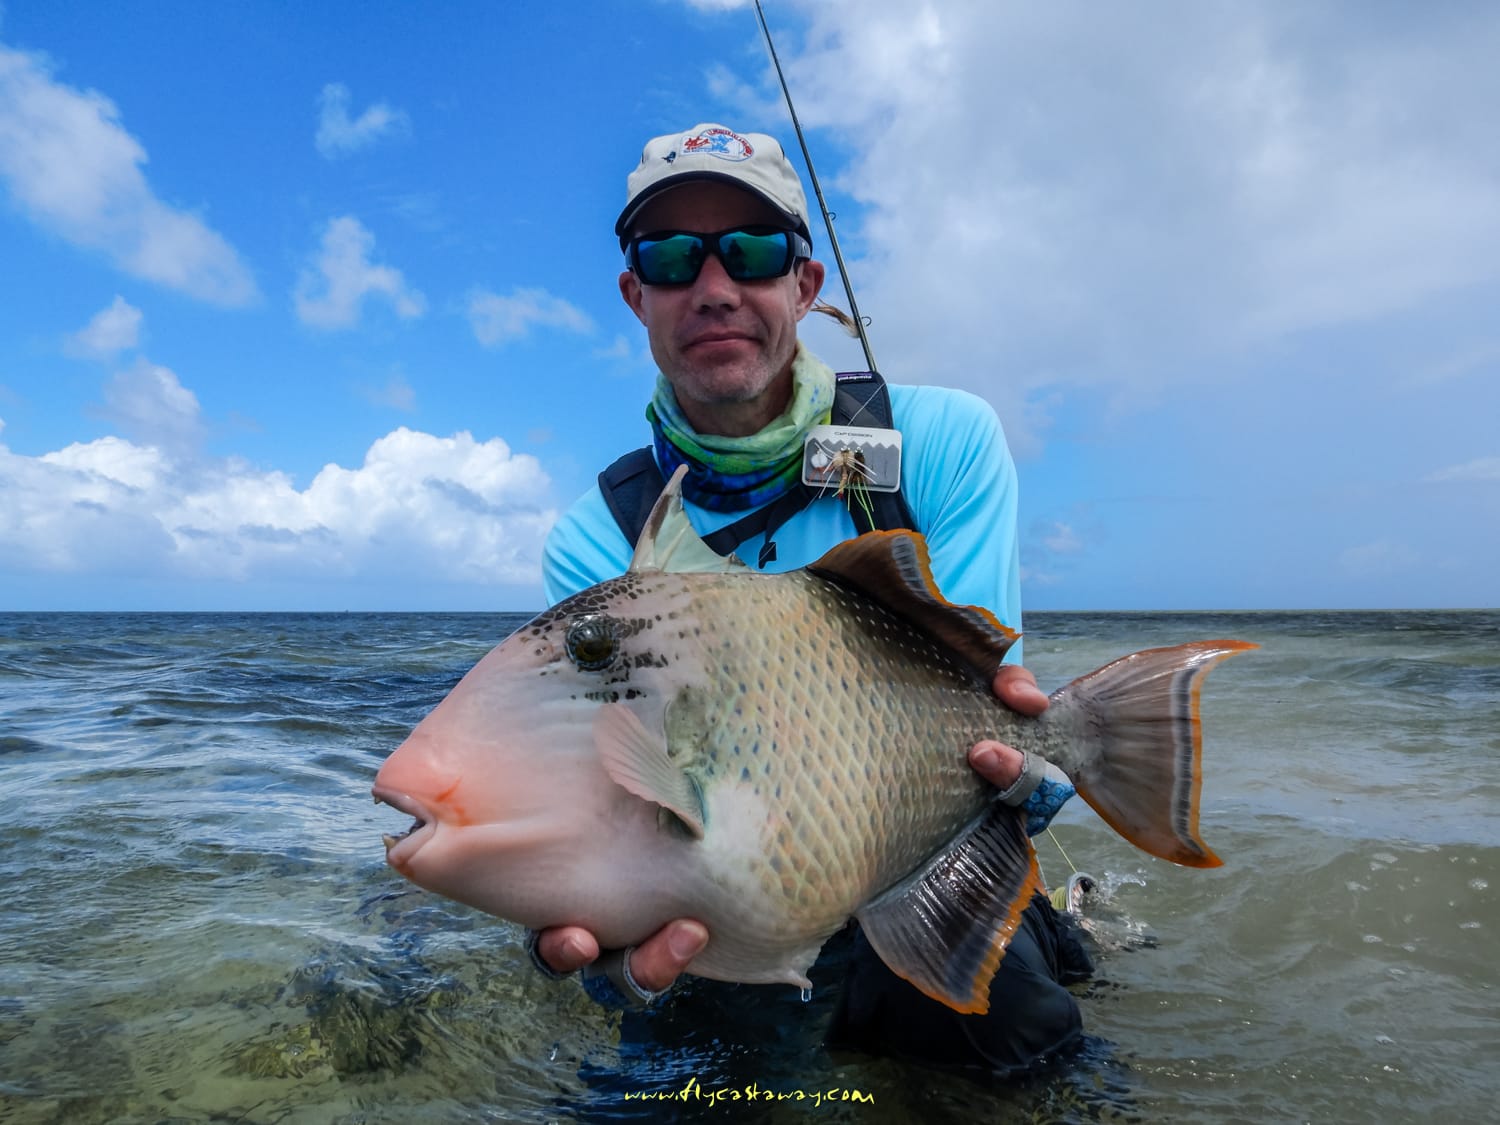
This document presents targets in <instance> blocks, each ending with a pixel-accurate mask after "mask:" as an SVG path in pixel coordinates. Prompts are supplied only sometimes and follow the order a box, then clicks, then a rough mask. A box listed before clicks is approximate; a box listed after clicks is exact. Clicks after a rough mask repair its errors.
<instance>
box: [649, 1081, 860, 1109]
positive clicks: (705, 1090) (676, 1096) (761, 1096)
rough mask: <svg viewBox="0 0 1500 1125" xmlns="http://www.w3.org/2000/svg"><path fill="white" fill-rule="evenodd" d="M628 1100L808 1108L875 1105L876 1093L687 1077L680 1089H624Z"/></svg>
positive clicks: (842, 1088) (715, 1105) (840, 1088)
mask: <svg viewBox="0 0 1500 1125" xmlns="http://www.w3.org/2000/svg"><path fill="white" fill-rule="evenodd" d="M625 1100H626V1101H627V1102H697V1103H700V1104H703V1105H707V1106H710V1107H717V1106H721V1105H725V1104H728V1103H731V1102H735V1103H739V1102H760V1103H765V1102H801V1103H802V1104H804V1105H807V1106H809V1107H811V1108H814V1109H816V1108H817V1107H818V1106H822V1105H827V1104H828V1103H829V1102H843V1103H850V1104H860V1105H874V1104H875V1095H874V1094H867V1093H864V1092H863V1091H861V1090H850V1089H846V1088H844V1087H841V1086H834V1087H831V1088H829V1089H826V1090H803V1089H792V1090H768V1089H765V1088H764V1087H762V1086H761V1085H760V1084H759V1083H757V1082H752V1083H750V1085H748V1086H704V1085H703V1084H702V1083H701V1082H699V1081H698V1079H696V1078H690V1079H688V1081H687V1085H685V1086H683V1087H682V1089H680V1090H627V1091H626V1092H625Z"/></svg>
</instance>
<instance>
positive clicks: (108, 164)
mask: <svg viewBox="0 0 1500 1125" xmlns="http://www.w3.org/2000/svg"><path fill="white" fill-rule="evenodd" d="M145 163H146V150H145V148H144V147H143V146H142V145H141V143H140V142H139V141H138V140H136V138H135V137H133V136H131V135H130V134H129V133H128V132H126V131H125V128H124V126H123V125H122V124H121V122H120V115H119V110H118V109H117V108H116V107H115V105H114V103H113V102H111V101H110V100H109V99H108V98H106V97H105V96H104V95H103V94H100V93H98V92H97V91H93V90H86V91H85V90H79V89H76V88H75V87H72V86H68V85H65V84H63V83H61V82H57V81H55V80H54V79H53V77H52V75H51V73H50V68H49V66H48V64H47V62H46V60H45V59H44V58H43V57H42V56H39V55H34V54H27V53H26V52H23V51H17V50H13V49H11V48H8V47H4V46H0V180H3V181H4V183H5V184H6V186H7V187H8V188H9V191H10V194H11V197H12V198H13V199H14V200H15V202H16V205H17V206H18V207H19V208H20V209H21V211H22V212H23V213H25V214H26V215H27V216H29V217H30V218H31V219H32V220H33V221H34V222H36V223H37V224H38V225H39V226H42V227H44V228H46V229H47V230H49V231H52V232H53V233H55V234H58V235H60V236H62V237H63V238H65V239H67V240H68V241H69V242H72V243H73V244H75V245H77V246H81V247H83V248H85V249H89V250H97V251H100V252H102V253H104V254H105V255H106V256H107V257H108V258H109V259H110V260H111V261H113V262H114V264H115V265H116V266H117V267H118V268H120V269H122V270H124V271H125V272H126V273H129V274H131V275H132V276H134V277H138V278H142V279H144V280H147V281H152V282H156V283H158V284H161V285H166V286H168V287H170V288H172V289H176V290H179V291H180V292H183V293H186V294H188V295H189V296H192V297H195V298H197V299H199V300H203V301H209V302H212V303H215V304H220V305H243V304H246V303H248V302H250V301H252V300H254V298H255V296H256V287H255V282H254V280H253V279H252V278H251V276H250V273H249V271H248V270H247V269H246V268H245V266H244V264H243V263H242V262H241V261H240V258H239V255H238V254H237V253H236V252H235V250H234V248H233V247H232V246H230V244H229V243H228V242H227V241H225V239H224V238H223V236H222V235H220V234H218V233H217V232H216V231H214V230H212V229H211V228H210V227H209V226H208V225H207V224H206V223H205V222H204V221H203V220H202V219H201V218H200V217H198V216H197V215H193V214H189V213H187V212H184V211H180V210H178V209H176V208H174V207H170V206H168V205H167V204H165V203H163V202H162V201H161V200H160V199H158V198H157V197H156V195H155V193H154V192H153V191H152V189H151V186H150V184H149V183H148V182H147V181H146V177H145V175H144V174H143V173H142V167H143V166H144V165H145Z"/></svg>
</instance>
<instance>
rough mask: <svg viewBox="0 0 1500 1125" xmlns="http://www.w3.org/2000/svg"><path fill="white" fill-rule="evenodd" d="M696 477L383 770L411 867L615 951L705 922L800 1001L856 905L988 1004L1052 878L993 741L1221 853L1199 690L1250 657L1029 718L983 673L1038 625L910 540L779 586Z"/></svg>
mask: <svg viewBox="0 0 1500 1125" xmlns="http://www.w3.org/2000/svg"><path fill="white" fill-rule="evenodd" d="M679 480H680V473H679V475H678V477H674V479H673V481H672V482H671V483H670V484H669V485H668V487H667V489H666V491H664V492H663V493H662V496H661V499H660V500H658V501H657V504H656V507H655V508H654V509H653V511H652V513H651V516H650V518H649V520H648V522H647V525H646V528H645V530H644V531H643V532H642V535H641V539H640V542H639V544H638V545H637V548H636V551H635V556H634V559H633V560H632V562H631V565H630V569H629V570H628V571H627V572H626V573H625V574H624V575H622V576H621V577H619V578H615V579H611V580H610V581H607V582H602V583H600V584H599V585H597V586H594V587H591V588H590V589H587V590H585V591H583V592H582V593H580V594H577V595H575V596H574V597H571V598H568V599H567V600H566V601H563V602H561V603H559V604H558V605H556V606H554V607H553V608H551V609H549V610H547V611H546V612H545V613H543V614H541V615H540V616H539V617H537V618H535V619H534V620H533V621H531V622H530V623H529V624H527V625H525V626H523V627H522V628H521V629H519V630H517V631H516V632H515V633H514V634H512V635H511V636H510V637H509V638H508V639H506V640H505V641H504V642H503V643H502V644H500V645H499V646H498V647H497V648H495V649H494V650H493V651H492V652H490V653H489V654H488V655H487V656H485V657H484V659H482V660H481V661H480V662H479V663H478V664H477V665H475V667H474V668H473V669H472V670H471V671H470V672H469V673H468V674H467V675H466V676H465V677H464V678H463V680H462V681H460V682H459V684H458V685H457V686H456V687H454V689H453V691H452V692H451V693H450V694H449V695H448V696H447V698H445V699H444V700H443V701H442V702H441V703H440V704H439V705H438V706H437V707H436V708H435V709H434V710H433V711H432V713H431V714H429V715H428V716H427V717H426V718H425V719H424V720H423V721H422V722H421V724H420V725H419V726H418V727H417V728H416V730H414V731H413V732H412V733H411V735H410V737H408V738H407V740H406V741H405V742H404V743H403V744H402V745H401V746H400V747H399V748H398V749H397V750H396V752H395V753H394V754H392V755H391V757H390V759H389V760H387V761H386V762H385V764H384V765H383V766H382V767H381V769H380V773H379V776H378V777H377V778H376V779H375V789H374V793H375V797H376V800H378V801H383V802H385V803H387V804H390V805H393V806H395V807H396V808H397V809H400V810H401V811H403V812H405V813H407V814H409V815H411V816H413V817H415V818H416V823H415V824H414V825H413V826H412V827H411V828H410V829H409V830H408V831H406V832H404V833H403V834H401V835H400V836H399V837H391V836H388V837H387V838H386V856H387V860H388V862H389V863H390V865H391V866H392V867H394V868H395V869H396V870H397V871H399V872H400V873H401V874H402V875H405V876H406V877H407V878H408V879H411V880H412V881H413V882H415V883H418V884H420V885H421V886H423V887H426V888H428V889H430V890H433V891H437V892H439V893H441V894H444V895H447V896H449V897H451V898H454V899H457V900H458V901H460V902H465V903H468V904H470V905H472V906H475V907H478V908H479V909H481V910H484V911H488V912H489V913H491V914H495V915H498V916H500V917H502V918H507V919H510V920H512V921H514V922H519V923H521V924H522V925H525V926H528V927H531V928H533V929H543V928H546V927H549V926H558V925H565V924H566V925H575V926H583V927H585V928H586V929H588V930H590V931H591V932H592V933H593V934H594V935H596V936H597V938H598V939H599V943H600V945H601V947H604V948H618V947H623V946H627V945H630V944H632V943H634V942H638V941H641V940H642V939H644V938H646V937H648V936H649V935H651V934H652V933H654V932H655V931H656V930H657V929H659V928H660V927H661V926H662V925H663V924H664V923H665V922H667V921H668V920H670V919H673V918H697V919H699V920H700V921H702V922H703V923H704V925H705V926H706V927H707V928H708V932H709V941H708V945H707V947H706V948H705V949H704V950H703V952H702V953H701V954H699V955H698V957H697V958H696V959H695V960H694V961H693V962H692V964H691V965H690V966H689V969H688V971H689V972H691V973H695V974H697V975H700V976H704V977H711V978H715V979H719V980H729V981H743V982H751V983H772V982H785V983H788V984H794V985H798V986H801V987H803V988H808V987H810V985H809V982H808V977H807V972H808V969H809V968H810V967H811V965H812V963H813V961H814V960H815V959H816V958H817V956H818V951H819V950H820V949H821V947H822V945H823V943H824V942H825V941H826V940H827V939H828V938H829V937H830V936H831V935H832V934H833V933H834V932H835V931H837V930H838V929H840V928H841V927H842V926H843V925H844V924H845V923H846V922H847V920H848V919H849V918H850V916H853V917H854V918H857V919H858V920H859V922H860V924H861V925H862V926H863V928H864V932H865V934H866V936H867V937H868V938H869V941H870V943H871V945H872V946H873V947H874V948H875V950H876V952H877V953H879V955H880V956H881V957H882V958H883V959H884V960H885V962H886V964H888V965H889V966H890V967H891V968H892V969H893V970H894V971H895V972H897V973H898V974H899V975H901V976H902V977H904V978H906V979H907V980H909V981H910V982H911V983H912V984H914V985H915V986H916V987H917V988H919V989H921V990H922V991H923V992H925V993H926V994H928V995H929V996H932V997H934V998H936V999H938V1000H941V1001H942V1002H944V1003H946V1004H948V1005H950V1006H951V1007H953V1008H955V1009H957V1010H958V1011H961V1012H982V1011H985V1010H986V1008H987V1005H988V994H989V983H990V978H991V977H992V976H993V975H994V973H995V970H996V968H997V967H998V965H999V963H1000V959H1001V957H1002V956H1003V955H1004V951H1005V946H1006V943H1007V942H1008V941H1009V940H1010V937H1011V935H1012V933H1013V932H1014V930H1015V928H1016V926H1017V924H1018V923H1019V919H1020V914H1021V911H1022V910H1023V909H1024V908H1025V907H1026V905H1027V904H1028V903H1029V902H1030V900H1031V898H1032V896H1033V894H1035V893H1037V892H1038V891H1040V890H1041V877H1040V874H1039V871H1038V868H1037V864H1036V857H1035V854H1034V852H1033V851H1032V848H1031V843H1030V840H1029V839H1028V838H1027V836H1026V831H1025V825H1026V817H1025V815H1024V814H1023V813H1022V812H1021V811H1020V810H1018V809H1016V808H1013V807H1010V806H1008V805H1005V804H1002V803H999V802H997V801H995V800H993V797H994V796H995V790H994V789H993V788H992V787H991V786H989V785H988V784H987V783H985V782H984V781H983V780H982V779H981V778H980V777H979V775H978V774H976V773H975V772H974V771H973V770H972V769H971V768H970V767H969V765H968V762H967V758H966V755H967V752H968V750H969V748H970V746H972V745H973V744H974V743H975V742H977V741H979V740H980V739H985V738H995V739H999V740H1000V741H1002V742H1006V743H1008V744H1010V745H1011V746H1014V747H1016V748H1018V749H1021V750H1024V751H1027V752H1029V753H1032V754H1040V755H1042V756H1044V757H1045V758H1046V759H1047V760H1048V761H1050V762H1052V763H1053V764H1055V765H1056V766H1058V767H1059V768H1061V769H1062V770H1063V771H1064V772H1065V773H1066V774H1067V775H1068V777H1069V778H1070V779H1071V780H1072V782H1073V784H1074V785H1075V786H1076V787H1077V789H1078V792H1079V794H1081V795H1082V797H1083V798H1084V800H1086V801H1087V802H1088V803H1089V804H1090V805H1091V806H1092V807H1093V808H1094V810H1095V811H1097V812H1098V813H1099V815H1100V816H1102V817H1103V818H1104V820H1105V821H1107V822H1108V823H1109V824H1110V825H1111V826H1112V827H1113V828H1114V829H1115V830H1116V831H1117V832H1119V833H1120V834H1121V835H1122V836H1124V837H1125V838H1126V839H1127V840H1129V841H1131V842H1132V843H1134V844H1136V845H1137V846H1138V847H1140V848H1142V849H1144V850H1145V851H1147V852H1150V853H1151V854H1152V855H1156V856H1160V857H1162V858H1163V859H1169V860H1172V861H1173V862H1176V863H1181V864H1187V865H1189V866H1194V867H1213V866H1217V865H1218V864H1219V862H1220V861H1219V859H1218V858H1217V857H1216V856H1215V855H1214V854H1213V852H1211V851H1210V850H1209V849H1208V847H1207V846H1206V845H1205V844H1204V843H1203V841H1202V840H1201V839H1199V836H1198V794H1199V786H1200V772H1199V758H1200V742H1201V736H1200V728H1199V716H1198V696H1199V689H1200V685H1201V681H1202V678H1203V676H1204V674H1205V673H1206V672H1207V671H1208V669H1209V668H1210V667H1211V666H1212V665H1214V664H1215V663H1217V662H1218V661H1220V660H1222V659H1224V658H1226V657H1228V656H1230V655H1232V654H1234V653H1236V652H1239V651H1241V650H1243V649H1247V648H1254V647H1255V646H1254V645H1251V644H1246V643H1244V642H1241V641H1223V640H1220V641H1199V642H1196V643H1192V644H1184V645H1178V646H1176V647H1173V648H1158V649H1151V650H1148V651H1144V652H1138V653H1135V654H1134V655H1131V656H1126V657H1123V658H1122V659H1120V660H1116V661H1114V662H1113V663H1111V664H1108V665H1106V666H1105V667H1103V668H1100V669H1099V670H1098V671H1095V672H1091V673H1089V674H1088V675H1086V676H1083V677H1080V678H1079V679H1077V680H1074V681H1073V682H1072V683H1070V684H1068V685H1067V686H1066V687H1063V688H1060V689H1059V690H1058V691H1056V692H1054V693H1053V694H1052V695H1051V697H1050V705H1049V707H1048V708H1047V711H1046V712H1045V713H1044V714H1043V715H1042V716H1041V717H1040V718H1035V719H1033V718H1027V717H1024V716H1021V715H1018V714H1016V713H1015V712H1013V711H1011V710H1009V709H1008V708H1006V707H1005V706H1003V705H1002V704H1000V703H999V702H998V700H997V699H996V698H995V696H994V694H993V692H992V690H991V686H990V685H991V679H992V677H993V675H994V673H995V671H996V669H997V668H998V667H999V665H1000V662H1001V659H1002V657H1004V655H1005V652H1006V650H1007V649H1008V648H1009V647H1010V645H1011V644H1012V643H1013V642H1014V641H1015V639H1016V636H1017V634H1015V633H1014V632H1012V631H1011V630H1010V629H1008V628H1007V627H1006V626H1004V625H1003V624H1001V623H1000V622H999V621H998V620H997V619H996V618H995V617H994V616H993V615H992V614H991V613H990V612H988V611H987V610H984V609H980V608H976V607H973V606H960V605H953V604H950V603H949V602H948V601H946V600H945V599H944V598H943V596H942V595H941V593H940V592H939V591H938V589H937V586H936V583H935V582H934V580H933V577H932V572H931V570H930V567H929V565H928V557H927V548H926V545H925V543H924V541H923V539H922V537H921V536H920V535H919V534H916V533H914V532H910V531H891V532H881V531H876V532H870V533H868V534H865V535H862V536H860V537H858V538H856V539H851V540H849V541H847V542H845V543H841V544H840V545H839V546H837V547H835V548H833V550H831V551H829V552H828V553H827V554H826V555H824V556H823V557H822V558H821V559H819V560H818V561H817V562H816V563H814V564H812V565H811V566H808V567H806V568H805V569H802V570H798V571H793V572H791V573H787V574H778V575H767V574H761V573H757V572H754V571H751V570H750V569H748V568H746V567H745V566H743V565H742V564H740V563H739V562H738V560H736V559H734V558H733V557H731V558H729V559H727V560H726V559H724V558H722V557H720V556H719V555H717V554H715V553H714V552H713V551H712V550H711V549H709V548H708V547H707V546H706V545H705V544H704V543H703V542H702V540H701V539H700V538H699V537H698V535H697V534H696V533H695V532H694V531H693V529H692V527H691V526H690V525H689V523H688V521H687V518H686V515H685V514H684V513H683V510H682V504H681V500H680V495H679Z"/></svg>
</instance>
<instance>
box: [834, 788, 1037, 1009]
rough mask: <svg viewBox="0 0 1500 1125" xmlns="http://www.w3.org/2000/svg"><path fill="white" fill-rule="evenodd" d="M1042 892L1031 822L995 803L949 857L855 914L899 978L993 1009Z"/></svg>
mask: <svg viewBox="0 0 1500 1125" xmlns="http://www.w3.org/2000/svg"><path fill="white" fill-rule="evenodd" d="M1041 890H1042V876H1041V872H1040V871H1039V870H1038V869H1037V865H1036V853H1035V852H1033V851H1032V849H1031V841H1030V840H1028V839H1027V838H1026V817H1025V815H1024V814H1023V813H1022V812H1021V811H1020V810H1018V809H1014V808H1011V807H1009V806H1007V805H1001V804H993V805H991V806H990V807H989V809H987V810H986V811H985V814H984V816H983V817H981V818H980V819H979V820H978V821H976V822H975V823H974V825H973V826H972V827H970V828H969V829H968V830H967V831H966V832H965V833H964V834H963V835H962V836H960V837H959V839H958V840H956V841H955V842H954V843H953V845H952V846H951V847H949V848H948V849H947V850H946V851H944V852H941V853H939V854H938V855H937V856H934V857H933V858H932V859H931V860H930V861H929V862H928V863H927V865H926V866H925V867H924V868H922V869H921V870H919V871H917V872H916V873H915V874H914V875H913V876H912V877H911V878H910V879H907V880H906V881H905V882H903V883H901V884H899V885H898V886H896V887H893V888H892V889H891V890H889V891H886V892H885V893H884V894H883V895H881V896H880V897H879V898H876V899H874V900H872V901H871V902H869V903H867V904H866V905H865V906H863V907H861V908H860V909H859V910H858V911H856V912H855V915H854V916H855V917H856V918H858V919H859V921H860V925H862V926H863V927H864V931H865V936H866V937H867V938H868V939H869V941H870V945H871V946H873V947H874V949H875V952H876V953H878V954H880V959H881V960H882V961H884V962H885V963H886V964H887V965H888V966H890V968H891V971H892V972H894V973H895V974H896V975H897V976H899V977H902V978H903V979H905V980H907V981H909V982H910V983H911V984H913V985H914V986H916V987H917V988H919V989H920V990H921V991H922V992H924V993H926V994H927V995H928V996H931V997H932V998H933V999H934V1000H941V1001H942V1002H943V1003H944V1004H947V1005H948V1006H949V1007H950V1008H953V1009H954V1010H955V1011H959V1012H965V1013H974V1014H979V1013H983V1012H987V1011H989V1006H990V980H991V978H993V977H994V975H995V970H996V969H998V968H999V967H1000V960H1001V958H1003V957H1004V956H1005V948H1006V946H1007V945H1008V944H1009V943H1010V939H1011V937H1012V935H1013V934H1015V932H1016V927H1017V926H1019V925H1020V924H1021V912H1022V911H1023V910H1025V909H1026V906H1027V904H1028V903H1029V902H1030V901H1031V898H1032V895H1034V894H1036V893H1039V892H1040V891H1041Z"/></svg>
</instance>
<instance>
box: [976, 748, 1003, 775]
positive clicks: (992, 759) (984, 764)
mask: <svg viewBox="0 0 1500 1125" xmlns="http://www.w3.org/2000/svg"><path fill="white" fill-rule="evenodd" d="M971 764H972V765H973V767H974V768H975V769H977V770H982V771H984V772H986V773H990V772H993V771H994V770H996V769H999V768H1000V751H998V750H996V749H995V748H994V747H993V746H985V747H983V748H982V749H979V750H975V751H974V754H973V758H972V762H971Z"/></svg>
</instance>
